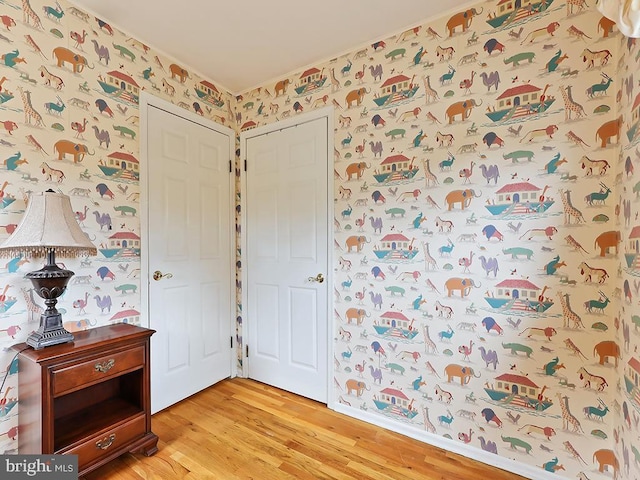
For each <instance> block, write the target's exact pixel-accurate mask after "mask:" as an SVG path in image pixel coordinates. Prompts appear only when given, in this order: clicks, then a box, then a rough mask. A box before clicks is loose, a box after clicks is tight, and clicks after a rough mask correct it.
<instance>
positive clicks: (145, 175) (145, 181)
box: [139, 91, 238, 377]
mask: <svg viewBox="0 0 640 480" xmlns="http://www.w3.org/2000/svg"><path fill="white" fill-rule="evenodd" d="M139 107H140V110H139V112H140V237H141V240H140V243H141V246H142V249H141V252H140V296H141V300H140V320H141V323H142V325H143V326H145V327H149V325H150V319H149V281H150V279H149V277H148V276H147V272H148V271H149V158H148V151H147V111H148V108H149V107H155V108H159V109H160V110H164V111H166V112H169V113H172V114H174V115H177V116H179V117H182V118H184V119H186V120H188V121H191V122H194V123H197V124H199V125H202V126H204V127H206V128H209V129H211V130H215V131H216V132H218V133H221V134H223V135H227V136H228V137H229V139H230V142H229V160H230V161H231V173H230V174H229V197H230V198H229V205H230V206H231V207H232V208H230V209H229V222H230V225H231V226H232V228H231V229H230V236H231V238H230V239H229V241H230V245H231V247H232V251H231V252H230V255H229V263H230V265H229V267H230V270H229V271H230V272H235V263H236V258H235V257H236V256H235V252H236V241H235V240H236V239H235V228H233V225H234V222H235V215H234V210H235V209H234V208H233V207H234V206H235V182H234V180H235V173H234V171H235V138H236V134H235V132H234V131H233V130H232V129H230V128H228V127H224V126H222V125H220V124H217V123H215V122H213V121H212V120H209V119H207V118H204V117H202V116H200V115H196V114H195V113H193V112H190V111H188V110H185V109H184V108H180V107H178V106H176V105H174V104H173V103H170V102H167V101H166V100H163V99H161V98H158V97H155V96H153V95H151V94H150V93H147V92H146V91H142V92H141V95H140V102H139ZM229 283H230V284H231V286H230V288H229V291H230V297H231V298H230V299H229V300H230V301H229V305H230V310H229V312H228V315H229V316H228V318H229V322H231V334H232V336H233V337H234V339H233V347H235V342H236V339H235V332H236V322H235V318H236V311H235V308H236V298H235V292H236V288H235V286H234V283H235V282H234V279H233V278H230V279H229ZM235 351H236V349H235V348H231V349H230V352H231V353H230V355H229V362H231V377H235V376H236V375H237V370H238V369H237V364H238V362H237V361H236V358H235V355H234V353H235Z"/></svg>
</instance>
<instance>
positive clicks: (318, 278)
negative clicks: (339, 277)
mask: <svg viewBox="0 0 640 480" xmlns="http://www.w3.org/2000/svg"><path fill="white" fill-rule="evenodd" d="M308 280H309V281H310V282H318V283H322V282H324V277H323V276H322V274H321V273H319V274H318V275H316V276H315V277H309V279H308Z"/></svg>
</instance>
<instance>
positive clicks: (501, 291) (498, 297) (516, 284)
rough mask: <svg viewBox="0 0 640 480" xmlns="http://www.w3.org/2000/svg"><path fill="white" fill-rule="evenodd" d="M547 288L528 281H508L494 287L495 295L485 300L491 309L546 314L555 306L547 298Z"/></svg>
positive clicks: (486, 297)
mask: <svg viewBox="0 0 640 480" xmlns="http://www.w3.org/2000/svg"><path fill="white" fill-rule="evenodd" d="M546 290H547V287H545V288H544V289H540V288H539V287H537V286H536V285H534V284H533V283H531V282H530V281H529V280H526V279H507V280H503V281H502V282H500V283H498V284H497V285H496V286H495V287H494V294H493V295H489V296H485V297H484V299H485V300H486V302H487V303H488V304H489V305H490V306H491V308H495V309H499V310H501V311H514V312H518V311H520V312H544V311H546V310H548V309H549V308H551V307H552V306H553V301H552V300H551V299H550V298H545V297H544V293H545V291H546Z"/></svg>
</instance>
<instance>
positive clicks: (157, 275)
mask: <svg viewBox="0 0 640 480" xmlns="http://www.w3.org/2000/svg"><path fill="white" fill-rule="evenodd" d="M171 277H173V274H172V273H162V272H161V271H160V270H156V271H155V272H153V279H154V280H155V281H156V282H157V281H159V280H162V279H163V278H171Z"/></svg>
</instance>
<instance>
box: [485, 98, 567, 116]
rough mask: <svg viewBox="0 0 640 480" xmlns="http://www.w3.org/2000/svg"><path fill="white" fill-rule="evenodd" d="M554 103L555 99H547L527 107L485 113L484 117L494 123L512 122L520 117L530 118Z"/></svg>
mask: <svg viewBox="0 0 640 480" xmlns="http://www.w3.org/2000/svg"><path fill="white" fill-rule="evenodd" d="M554 101H555V98H547V99H545V100H544V101H543V102H534V103H530V104H527V105H514V106H512V107H509V108H503V109H502V110H495V111H491V112H486V113H485V115H486V116H487V117H489V118H490V119H491V120H493V121H494V122H500V121H506V120H513V119H517V118H521V117H527V118H530V117H531V115H536V114H538V113H542V112H544V111H545V110H547V109H548V108H549V107H550V106H551V105H552V104H553V102H554Z"/></svg>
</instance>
